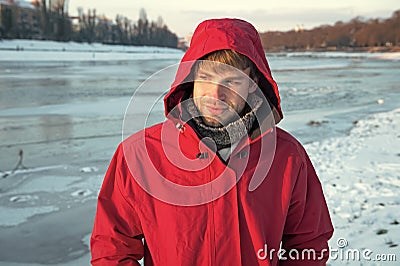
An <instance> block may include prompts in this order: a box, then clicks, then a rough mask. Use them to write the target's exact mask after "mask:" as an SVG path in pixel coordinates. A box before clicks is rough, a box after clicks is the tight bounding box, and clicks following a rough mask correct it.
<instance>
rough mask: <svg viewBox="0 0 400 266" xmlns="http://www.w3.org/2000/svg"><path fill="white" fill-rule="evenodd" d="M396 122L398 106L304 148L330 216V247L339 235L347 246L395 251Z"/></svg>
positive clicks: (398, 218)
mask: <svg viewBox="0 0 400 266" xmlns="http://www.w3.org/2000/svg"><path fill="white" fill-rule="evenodd" d="M399 122H400V109H396V110H393V111H391V112H386V113H379V114H376V115H371V116H370V117H369V118H368V119H366V120H362V121H358V122H357V123H356V126H355V127H354V128H353V129H352V130H351V131H350V133H349V135H348V136H346V137H341V138H331V139H328V140H325V141H322V142H313V143H311V144H308V145H306V146H305V148H306V150H307V151H308V153H309V154H310V157H311V160H312V161H313V162H314V166H315V168H316V171H317V173H318V175H319V176H320V178H321V179H322V183H323V188H324V191H325V195H326V199H327V203H328V206H329V209H330V212H331V215H332V219H333V224H334V228H335V233H334V236H333V238H332V239H331V241H330V247H331V248H336V249H337V248H338V246H337V243H338V242H337V241H339V239H343V238H344V239H346V241H347V243H348V248H352V249H358V250H360V251H361V250H365V249H370V250H372V251H373V252H374V254H377V253H393V254H397V255H398V254H399V251H400V226H399V225H398V223H399V222H400V213H399V210H400V198H399V197H398V192H399V190H400V172H399V169H400V153H399V151H400V141H399V138H400V135H399V134H398V132H400V123H399ZM349 263H350V265H359V264H357V263H359V262H355V261H353V262H352V261H349ZM342 264H343V261H331V265H342ZM368 265H374V264H368ZM376 265H379V264H376Z"/></svg>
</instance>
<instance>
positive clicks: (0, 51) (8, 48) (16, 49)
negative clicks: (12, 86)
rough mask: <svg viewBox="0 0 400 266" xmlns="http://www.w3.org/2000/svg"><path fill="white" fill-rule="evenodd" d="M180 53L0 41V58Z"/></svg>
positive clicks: (164, 55)
mask: <svg viewBox="0 0 400 266" xmlns="http://www.w3.org/2000/svg"><path fill="white" fill-rule="evenodd" d="M44 51H45V52H46V53H43V52H44ZM182 55H183V52H182V51H181V50H178V49H173V48H167V47H154V46H123V45H105V44H100V43H92V44H89V43H76V42H55V41H40V40H2V41H1V40H0V61H105V60H107V61H108V60H147V59H152V58H157V59H169V58H180V57H182Z"/></svg>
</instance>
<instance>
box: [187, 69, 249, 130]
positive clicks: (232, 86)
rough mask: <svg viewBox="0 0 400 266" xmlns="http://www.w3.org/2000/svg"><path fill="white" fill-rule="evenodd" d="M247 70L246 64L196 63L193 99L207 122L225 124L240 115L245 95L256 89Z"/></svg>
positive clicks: (210, 124) (216, 124)
mask: <svg viewBox="0 0 400 266" xmlns="http://www.w3.org/2000/svg"><path fill="white" fill-rule="evenodd" d="M216 64H217V63H216ZM249 74H250V68H246V69H244V70H238V69H236V68H234V67H227V66H226V65H223V66H222V67H218V66H217V67H209V66H201V65H200V66H198V67H197V70H196V71H195V81H194V87H193V100H194V103H195V105H196V107H197V109H198V110H199V111H200V113H201V115H202V116H203V117H202V118H203V120H204V122H205V123H206V124H207V125H209V126H212V127H218V126H221V125H226V124H228V123H230V122H232V121H234V120H236V119H237V118H238V117H239V116H240V114H241V112H242V110H243V108H244V106H245V103H246V99H247V96H248V95H249V93H253V92H254V91H255V90H256V86H253V85H254V83H253V82H252V81H251V79H250V78H249Z"/></svg>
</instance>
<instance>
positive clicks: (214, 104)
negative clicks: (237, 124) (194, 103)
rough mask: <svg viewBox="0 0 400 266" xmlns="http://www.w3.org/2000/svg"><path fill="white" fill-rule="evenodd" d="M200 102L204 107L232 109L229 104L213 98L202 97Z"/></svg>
mask: <svg viewBox="0 0 400 266" xmlns="http://www.w3.org/2000/svg"><path fill="white" fill-rule="evenodd" d="M200 102H201V103H202V104H204V105H207V106H212V107H216V108H230V104H229V102H227V101H222V100H219V99H215V98H211V97H202V98H201V99H200Z"/></svg>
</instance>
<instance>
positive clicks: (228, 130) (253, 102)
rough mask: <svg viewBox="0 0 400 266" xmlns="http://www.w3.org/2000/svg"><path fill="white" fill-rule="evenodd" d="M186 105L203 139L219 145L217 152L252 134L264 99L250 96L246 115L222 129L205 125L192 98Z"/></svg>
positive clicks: (252, 94)
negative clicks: (251, 131) (257, 113)
mask: <svg viewBox="0 0 400 266" xmlns="http://www.w3.org/2000/svg"><path fill="white" fill-rule="evenodd" d="M184 105H185V106H186V108H185V109H186V110H187V112H188V113H189V115H190V116H191V117H192V120H193V121H194V125H195V127H196V129H197V130H198V132H199V134H200V135H201V136H202V137H210V138H212V139H213V140H214V141H215V144H216V145H217V150H220V149H223V148H227V147H230V146H231V144H233V143H236V142H238V141H239V140H240V139H242V138H243V137H244V136H246V135H247V134H248V133H249V132H250V130H251V129H252V127H253V124H254V121H255V119H256V114H255V113H256V112H257V110H258V109H259V108H260V106H261V105H262V99H261V97H259V96H257V95H256V94H254V93H251V94H249V96H248V98H247V102H246V107H245V109H244V114H243V115H242V116H241V117H240V118H239V119H237V120H235V121H233V122H231V123H229V124H227V125H225V126H220V127H211V126H208V125H206V124H205V123H204V121H203V119H202V118H201V115H200V112H199V110H198V109H197V107H196V105H195V104H194V101H193V99H192V98H189V99H187V100H186V101H185V104H184Z"/></svg>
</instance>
